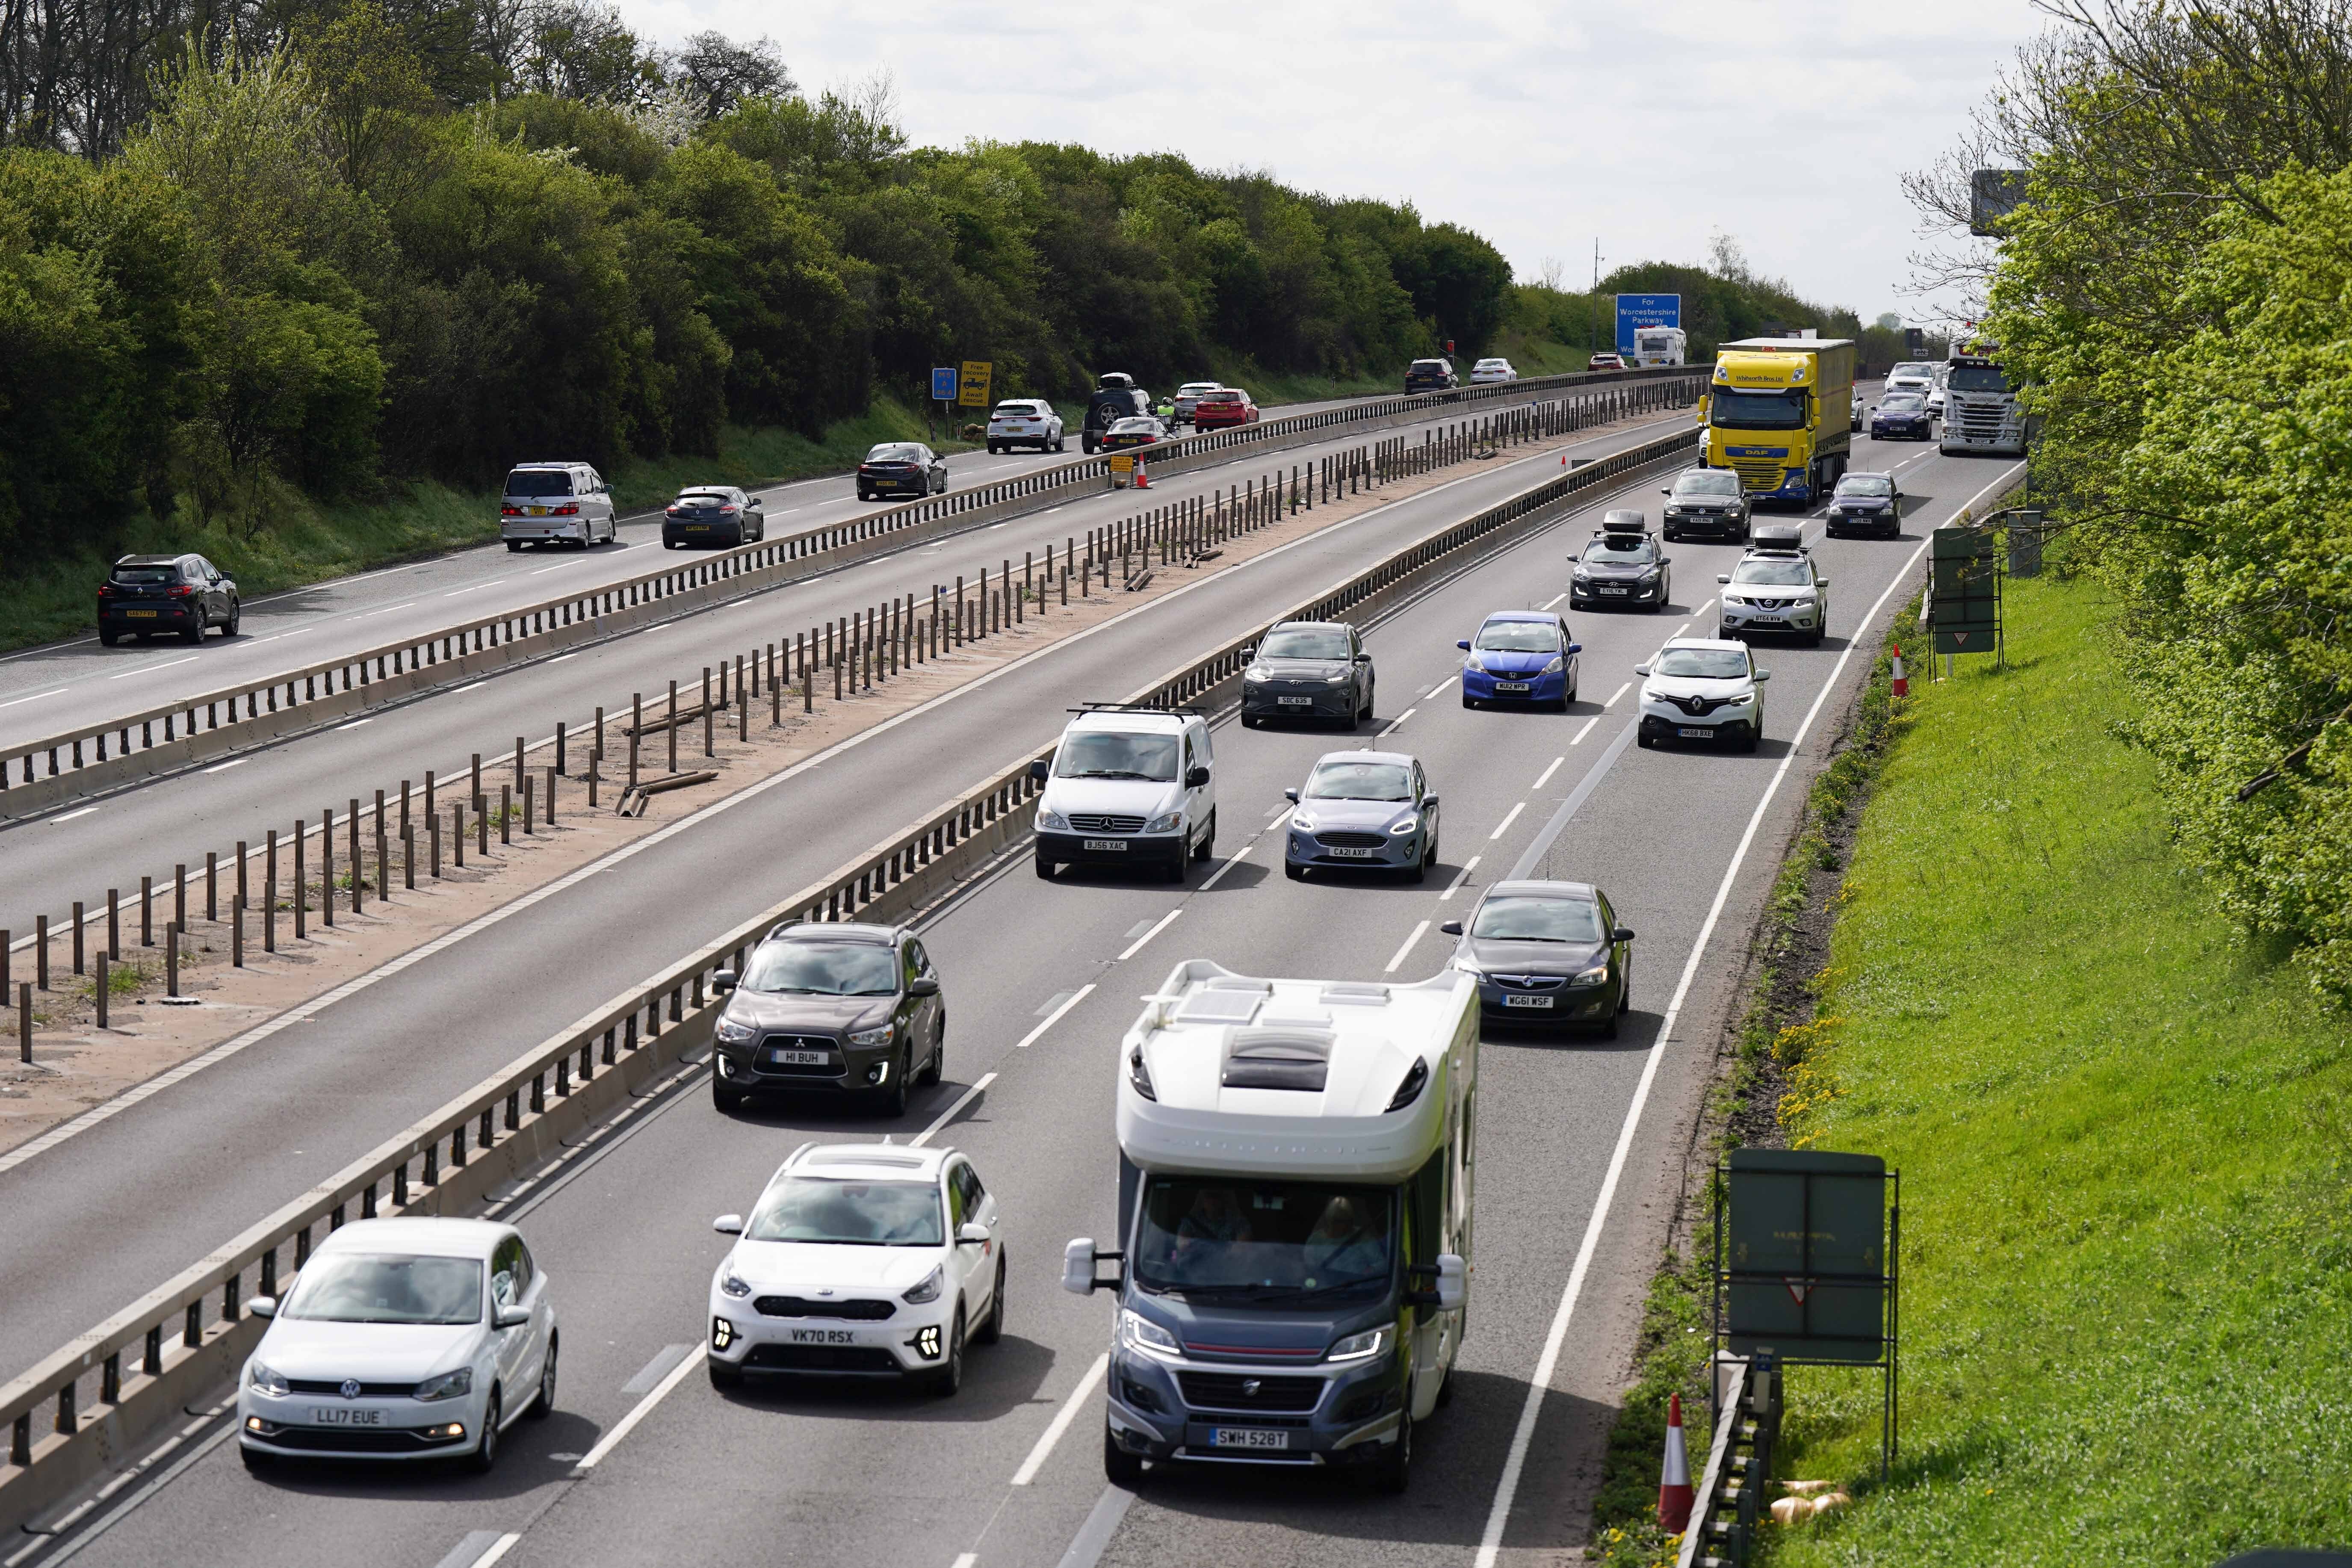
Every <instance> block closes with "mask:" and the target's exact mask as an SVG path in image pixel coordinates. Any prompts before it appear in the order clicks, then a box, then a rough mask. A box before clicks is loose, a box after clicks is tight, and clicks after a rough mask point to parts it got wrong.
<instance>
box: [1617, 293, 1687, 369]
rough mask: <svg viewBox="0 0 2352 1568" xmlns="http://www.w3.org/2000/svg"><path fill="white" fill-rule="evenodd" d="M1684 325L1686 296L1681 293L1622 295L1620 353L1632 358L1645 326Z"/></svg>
mask: <svg viewBox="0 0 2352 1568" xmlns="http://www.w3.org/2000/svg"><path fill="white" fill-rule="evenodd" d="M1682 324H1683V297H1682V296H1681V295H1680V294H1620V295H1618V296H1617V352H1618V353H1621V354H1624V355H1625V356H1627V357H1628V358H1631V357H1632V356H1633V334H1634V332H1635V331H1639V330H1640V329H1641V328H1643V327H1679V326H1681V325H1682Z"/></svg>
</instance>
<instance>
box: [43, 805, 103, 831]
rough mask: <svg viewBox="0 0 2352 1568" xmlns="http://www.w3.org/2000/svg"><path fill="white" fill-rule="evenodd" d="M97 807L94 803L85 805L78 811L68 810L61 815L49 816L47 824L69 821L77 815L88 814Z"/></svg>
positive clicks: (54, 824)
mask: <svg viewBox="0 0 2352 1568" xmlns="http://www.w3.org/2000/svg"><path fill="white" fill-rule="evenodd" d="M97 809H98V807H96V806H94V805H85V806H83V807H82V808H81V809H80V810H79V811H68V812H67V813H66V814H65V815H64V816H53V817H51V818H49V826H52V827H54V826H57V825H58V823H60V822H71V821H72V820H73V819H74V818H75V817H77V816H89V814H90V813H91V812H93V811H96V810H97Z"/></svg>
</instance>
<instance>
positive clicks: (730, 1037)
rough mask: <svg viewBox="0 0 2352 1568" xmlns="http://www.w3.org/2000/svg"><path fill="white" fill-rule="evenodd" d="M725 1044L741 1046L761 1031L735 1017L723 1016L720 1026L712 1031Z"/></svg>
mask: <svg viewBox="0 0 2352 1568" xmlns="http://www.w3.org/2000/svg"><path fill="white" fill-rule="evenodd" d="M710 1032H711V1033H712V1034H713V1035H714V1036H716V1037H718V1039H719V1044H720V1045H723V1046H740V1045H741V1044H742V1043H743V1042H744V1041H746V1040H748V1039H750V1038H751V1037H752V1036H754V1035H756V1034H758V1033H759V1032H760V1031H759V1030H757V1029H755V1028H753V1027H752V1026H751V1025H749V1024H745V1023H741V1022H740V1021H738V1020H736V1019H733V1018H721V1019H719V1026H718V1027H717V1028H715V1029H713V1030H711V1031H710Z"/></svg>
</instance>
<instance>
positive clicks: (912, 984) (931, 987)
mask: <svg viewBox="0 0 2352 1568" xmlns="http://www.w3.org/2000/svg"><path fill="white" fill-rule="evenodd" d="M907 994H908V995H909V996H936V995H938V994H940V983H939V982H938V981H937V980H935V979H933V978H932V977H931V976H929V975H928V974H926V975H924V976H922V977H921V978H919V979H917V980H909V981H908V982H907Z"/></svg>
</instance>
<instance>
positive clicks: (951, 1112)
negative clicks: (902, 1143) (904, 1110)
mask: <svg viewBox="0 0 2352 1568" xmlns="http://www.w3.org/2000/svg"><path fill="white" fill-rule="evenodd" d="M995 1081H996V1075H995V1074H994V1073H992V1072H984V1073H982V1074H981V1075H980V1079H979V1081H978V1082H976V1083H974V1084H973V1085H972V1086H971V1088H970V1089H965V1090H964V1091H963V1092H962V1093H961V1094H960V1095H958V1096H956V1102H955V1103H954V1104H953V1105H950V1106H949V1107H948V1108H947V1109H946V1110H942V1111H940V1114H939V1120H937V1121H933V1122H932V1123H931V1124H930V1125H929V1127H926V1128H924V1129H923V1130H922V1131H920V1132H919V1133H918V1134H916V1135H915V1136H914V1137H912V1138H910V1139H908V1141H907V1143H908V1147H909V1148H913V1149H919V1148H921V1147H922V1146H923V1145H924V1144H926V1143H928V1142H930V1141H931V1140H932V1139H933V1138H934V1137H936V1136H937V1135H938V1134H939V1133H940V1131H944V1130H945V1129H946V1127H947V1124H948V1123H949V1122H950V1121H954V1120H955V1119H956V1118H957V1117H959V1116H961V1115H962V1114H963V1108H964V1107H965V1106H967V1105H970V1104H971V1102H972V1101H973V1100H978V1099H979V1098H980V1097H981V1096H982V1095H983V1094H986V1093H987V1092H988V1086H989V1085H990V1084H992V1083H994V1082H995Z"/></svg>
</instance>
